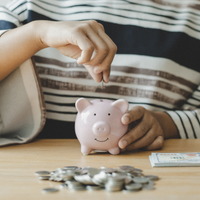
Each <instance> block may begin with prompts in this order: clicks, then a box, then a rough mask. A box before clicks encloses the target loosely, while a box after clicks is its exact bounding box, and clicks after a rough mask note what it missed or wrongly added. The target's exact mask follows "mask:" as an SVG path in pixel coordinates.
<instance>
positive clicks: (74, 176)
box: [35, 165, 159, 193]
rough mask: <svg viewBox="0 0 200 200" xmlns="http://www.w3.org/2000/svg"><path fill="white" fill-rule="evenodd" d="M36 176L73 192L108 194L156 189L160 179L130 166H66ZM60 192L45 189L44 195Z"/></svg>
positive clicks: (38, 172)
mask: <svg viewBox="0 0 200 200" xmlns="http://www.w3.org/2000/svg"><path fill="white" fill-rule="evenodd" d="M35 174H36V175H37V176H38V178H39V179H40V180H51V181H56V182H58V181H59V182H63V183H62V184H60V185H59V188H69V190H72V191H79V190H86V189H87V190H89V191H95V190H99V189H105V190H106V191H108V192H116V191H123V192H134V191H138V190H141V189H144V190H153V189H155V186H154V185H155V182H154V181H156V180H158V179H159V177H158V176H156V175H144V174H143V173H142V170H141V169H138V168H134V167H133V166H129V165H122V166H119V168H107V167H100V168H99V169H97V168H93V167H84V168H79V167H77V166H65V167H63V168H57V169H56V170H55V171H52V172H49V171H37V172H35ZM56 191H58V189H57V188H45V189H43V190H42V192H43V193H48V192H49V193H50V192H56Z"/></svg>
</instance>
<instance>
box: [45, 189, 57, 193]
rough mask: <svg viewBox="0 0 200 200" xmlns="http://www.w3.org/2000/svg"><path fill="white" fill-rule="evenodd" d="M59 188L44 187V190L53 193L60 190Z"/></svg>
mask: <svg viewBox="0 0 200 200" xmlns="http://www.w3.org/2000/svg"><path fill="white" fill-rule="evenodd" d="M58 191H59V190H58V189H57V188H44V189H43V190H42V192H43V193H52V192H58Z"/></svg>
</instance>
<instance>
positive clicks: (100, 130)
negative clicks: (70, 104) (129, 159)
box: [75, 98, 129, 155]
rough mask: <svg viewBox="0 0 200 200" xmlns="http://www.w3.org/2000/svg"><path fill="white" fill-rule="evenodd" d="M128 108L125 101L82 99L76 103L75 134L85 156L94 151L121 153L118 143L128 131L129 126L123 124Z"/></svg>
mask: <svg viewBox="0 0 200 200" xmlns="http://www.w3.org/2000/svg"><path fill="white" fill-rule="evenodd" d="M128 107H129V104H128V102H127V101H126V100H124V99H119V100H117V101H111V100H106V99H96V100H92V101H88V100H87V99H85V98H80V99H78V100H77V101H76V109H77V111H78V114H77V117H76V121H75V132H76V136H77V138H78V140H79V142H80V144H81V152H82V153H83V154H84V155H87V154H89V153H90V152H91V151H92V150H104V151H105V150H106V151H109V152H110V153H111V154H119V153H120V149H119V147H118V141H119V139H120V138H121V137H122V136H123V135H124V134H125V133H126V132H127V129H128V125H124V124H122V122H121V117H122V116H123V114H124V113H126V111H127V110H128Z"/></svg>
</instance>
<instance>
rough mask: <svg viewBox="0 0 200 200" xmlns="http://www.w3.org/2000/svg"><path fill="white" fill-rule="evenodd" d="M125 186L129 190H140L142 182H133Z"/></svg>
mask: <svg viewBox="0 0 200 200" xmlns="http://www.w3.org/2000/svg"><path fill="white" fill-rule="evenodd" d="M125 188H126V189H127V190H140V189H141V188H142V184H140V183H131V184H128V185H125Z"/></svg>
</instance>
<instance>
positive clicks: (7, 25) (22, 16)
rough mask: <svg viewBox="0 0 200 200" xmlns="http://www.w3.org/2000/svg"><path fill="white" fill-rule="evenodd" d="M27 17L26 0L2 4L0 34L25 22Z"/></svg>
mask: <svg viewBox="0 0 200 200" xmlns="http://www.w3.org/2000/svg"><path fill="white" fill-rule="evenodd" d="M26 19H27V3H26V1H14V2H11V3H10V4H8V5H7V6H0V36H1V35H2V34H3V33H5V32H6V31H8V30H10V29H13V28H17V27H19V26H21V25H23V24H25V22H26Z"/></svg>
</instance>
